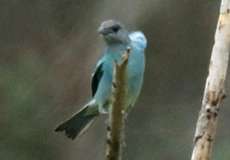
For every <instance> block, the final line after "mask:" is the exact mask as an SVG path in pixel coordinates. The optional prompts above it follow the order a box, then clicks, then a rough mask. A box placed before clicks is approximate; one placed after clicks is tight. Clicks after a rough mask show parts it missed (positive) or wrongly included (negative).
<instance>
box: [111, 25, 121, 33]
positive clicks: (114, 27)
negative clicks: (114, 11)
mask: <svg viewBox="0 0 230 160" xmlns="http://www.w3.org/2000/svg"><path fill="white" fill-rule="evenodd" d="M120 28H121V27H120V26H113V27H112V30H113V32H115V33H116V32H118V31H119V30H120Z"/></svg>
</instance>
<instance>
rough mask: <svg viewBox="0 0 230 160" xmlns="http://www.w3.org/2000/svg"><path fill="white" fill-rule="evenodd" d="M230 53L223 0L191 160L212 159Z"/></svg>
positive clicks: (229, 0)
mask: <svg viewBox="0 0 230 160" xmlns="http://www.w3.org/2000/svg"><path fill="white" fill-rule="evenodd" d="M229 52H230V0H222V3H221V8H220V16H219V20H218V25H217V28H216V34H215V44H214V46H213V49H212V55H211V60H210V65H209V75H208V77H207V80H206V86H205V90H204V95H203V101H202V107H201V111H200V113H199V118H198V121H197V126H196V132H195V137H194V141H195V145H194V149H193V153H192V158H191V160H210V159H211V153H212V148H213V142H214V138H215V134H216V128H217V121H218V113H219V109H220V105H221V102H222V100H223V99H224V98H225V91H224V84H225V79H226V74H227V68H228V59H229Z"/></svg>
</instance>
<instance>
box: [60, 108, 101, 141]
mask: <svg viewBox="0 0 230 160" xmlns="http://www.w3.org/2000/svg"><path fill="white" fill-rule="evenodd" d="M88 109H89V106H86V107H84V108H83V109H81V110H80V111H79V112H78V113H76V114H74V115H73V116H72V117H71V118H70V119H68V120H67V121H65V122H63V123H61V124H60V125H58V126H57V128H56V129H55V132H62V131H64V132H65V134H66V136H67V137H68V138H71V139H75V138H76V137H77V136H78V135H80V134H81V133H82V132H83V131H84V130H85V129H87V128H88V127H89V126H90V124H92V122H93V121H94V118H95V117H96V116H97V115H98V113H91V114H89V113H88Z"/></svg>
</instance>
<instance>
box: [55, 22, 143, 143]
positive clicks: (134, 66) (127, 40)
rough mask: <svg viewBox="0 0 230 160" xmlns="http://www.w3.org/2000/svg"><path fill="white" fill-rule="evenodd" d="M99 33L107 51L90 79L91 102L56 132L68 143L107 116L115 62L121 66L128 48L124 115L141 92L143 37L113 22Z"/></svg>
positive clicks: (140, 33) (58, 127)
mask: <svg viewBox="0 0 230 160" xmlns="http://www.w3.org/2000/svg"><path fill="white" fill-rule="evenodd" d="M98 32H99V34H101V35H102V37H103V39H104V41H105V43H106V48H105V51H104V54H103V56H102V57H101V59H100V60H99V61H98V63H97V65H96V69H95V71H94V73H93V75H92V82H91V88H92V98H91V100H90V101H89V102H88V103H87V104H86V105H85V106H84V107H83V108H82V109H81V110H80V111H78V112H77V113H75V114H74V115H73V116H72V117H71V118H70V119H68V120H66V121H64V122H63V123H61V124H60V125H58V126H57V128H56V129H55V131H57V132H59V131H64V132H65V134H66V136H67V137H69V138H71V139H74V138H76V137H77V136H78V135H80V134H81V133H83V132H84V131H85V130H86V129H87V128H88V127H89V126H90V124H92V122H93V121H94V120H95V118H96V117H97V116H99V115H100V114H103V113H108V110H109V109H110V108H111V98H112V79H113V68H114V62H121V59H122V55H123V53H124V52H125V51H126V50H127V48H130V54H129V60H128V65H127V94H126V97H125V100H126V104H127V108H126V109H125V110H126V111H127V112H128V111H129V110H130V109H131V108H132V107H133V106H134V104H135V102H136V100H137V97H138V96H139V94H140V90H141V88H142V83H143V77H144V70H145V55H144V51H145V48H146V45H147V40H146V38H145V36H144V34H143V33H142V32H140V31H135V32H128V31H127V30H126V29H125V27H124V26H123V24H121V23H120V22H118V21H115V20H107V21H104V22H102V23H101V25H100V27H99V29H98Z"/></svg>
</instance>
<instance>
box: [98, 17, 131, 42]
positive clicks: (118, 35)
mask: <svg viewBox="0 0 230 160" xmlns="http://www.w3.org/2000/svg"><path fill="white" fill-rule="evenodd" d="M98 32H99V33H100V34H101V35H102V36H103V38H104V40H105V42H106V43H108V44H115V43H128V42H129V36H128V31H127V30H125V28H124V26H123V25H122V24H121V23H120V22H118V21H115V20H107V21H104V22H102V23H101V25H100V27H99V28H98Z"/></svg>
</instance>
